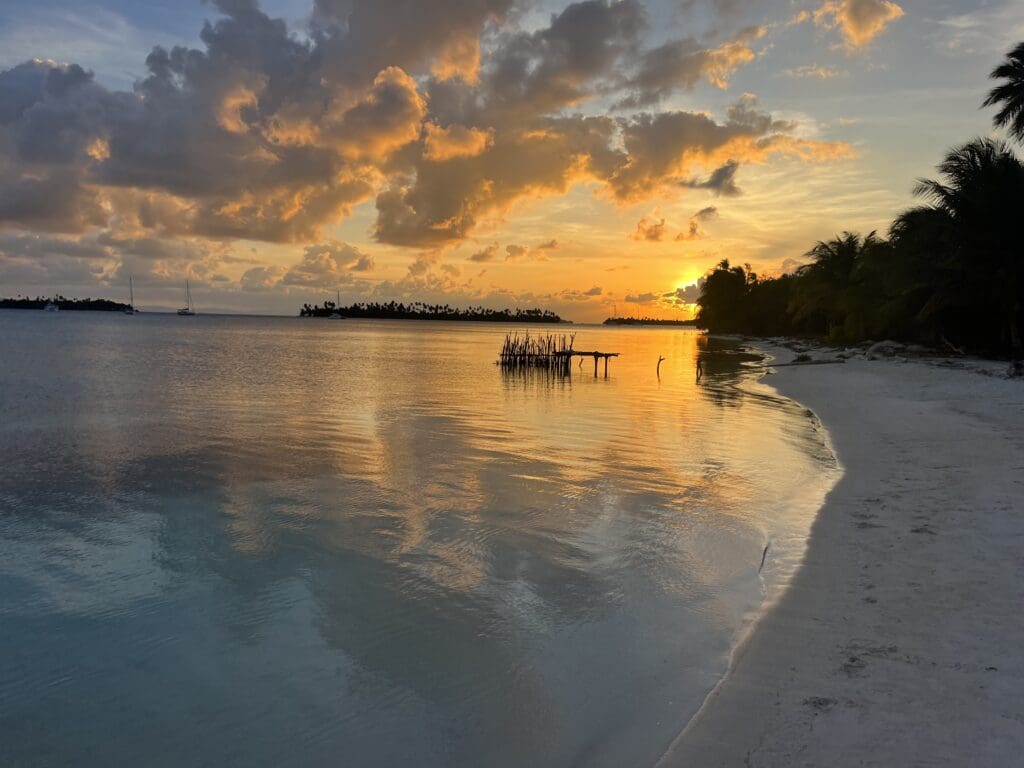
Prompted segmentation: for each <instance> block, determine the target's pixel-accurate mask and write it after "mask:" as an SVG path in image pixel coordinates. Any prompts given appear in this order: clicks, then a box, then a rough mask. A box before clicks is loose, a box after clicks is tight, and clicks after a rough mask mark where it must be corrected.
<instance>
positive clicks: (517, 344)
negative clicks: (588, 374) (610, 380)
mask: <svg viewBox="0 0 1024 768" xmlns="http://www.w3.org/2000/svg"><path fill="white" fill-rule="evenodd" d="M575 340H576V334H575V333H571V334H564V333H563V334H562V335H560V336H559V335H557V334H550V333H549V334H546V335H544V336H530V334H529V333H526V334H525V335H524V336H523V337H522V338H520V337H519V334H518V333H517V334H515V335H514V336H513V335H512V334H507V335H506V336H505V343H504V345H502V348H501V354H500V356H499V357H498V365H499V366H501V368H502V369H504V370H507V371H516V370H523V369H527V368H541V369H544V370H548V371H552V372H554V373H559V374H564V375H569V372H570V364H571V363H572V358H574V357H580V358H584V357H592V358H594V376H597V364H598V361H599V360H604V375H605V377H606V378H607V376H608V359H609V358H611V357H618V356H619V353H618V352H597V351H592V352H584V351H581V350H577V349H574V348H573V343H574V342H575ZM582 366H583V361H582V360H580V367H582Z"/></svg>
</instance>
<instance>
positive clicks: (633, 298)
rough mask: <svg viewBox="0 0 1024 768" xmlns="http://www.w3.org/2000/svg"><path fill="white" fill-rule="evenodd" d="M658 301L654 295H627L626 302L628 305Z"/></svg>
mask: <svg viewBox="0 0 1024 768" xmlns="http://www.w3.org/2000/svg"><path fill="white" fill-rule="evenodd" d="M657 299H658V295H657V294H656V293H640V294H629V295H627V296H626V301H627V302H629V303H630V304H650V303H652V302H654V301H656V300H657Z"/></svg>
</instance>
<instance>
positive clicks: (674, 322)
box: [604, 317, 697, 327]
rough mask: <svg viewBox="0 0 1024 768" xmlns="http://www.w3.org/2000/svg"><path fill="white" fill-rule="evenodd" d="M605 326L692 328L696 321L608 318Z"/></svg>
mask: <svg viewBox="0 0 1024 768" xmlns="http://www.w3.org/2000/svg"><path fill="white" fill-rule="evenodd" d="M604 324H605V325H682V326H687V327H693V326H695V325H697V321H696V320H659V319H657V318H654V317H609V318H607V319H606V320H605V321H604Z"/></svg>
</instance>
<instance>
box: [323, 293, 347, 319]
mask: <svg viewBox="0 0 1024 768" xmlns="http://www.w3.org/2000/svg"><path fill="white" fill-rule="evenodd" d="M339 309H341V291H340V290H339V291H338V299H337V301H336V302H335V304H334V311H333V312H332V313H331V314H330V315H328V316H327V319H328V320H344V319H345V317H344V316H343V315H342V314H341V313H340V312H338V310H339Z"/></svg>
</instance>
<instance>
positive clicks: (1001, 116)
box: [984, 43, 1024, 142]
mask: <svg viewBox="0 0 1024 768" xmlns="http://www.w3.org/2000/svg"><path fill="white" fill-rule="evenodd" d="M989 77H991V78H992V79H993V80H999V79H1002V80H1005V82H1003V83H1000V84H999V85H997V86H996V87H995V88H993V89H992V90H991V91H990V92H989V94H988V97H987V98H986V99H985V102H984V106H986V107H991V106H995V105H998V106H999V107H1000V109H999V111H998V112H996V115H995V117H993V118H992V123H993V125H995V126H996V127H997V128H1007V129H1008V130H1009V132H1010V135H1011V136H1013V137H1014V138H1015V139H1017V141H1020V142H1024V43H1018V44H1017V47H1016V48H1014V49H1013V50H1012V51H1010V52H1009V53H1008V54H1006V61H1004V62H1003V63H1002V64H1000V65H999V66H998V67H996V68H995V69H993V70H992V73H991V74H990V75H989Z"/></svg>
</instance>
